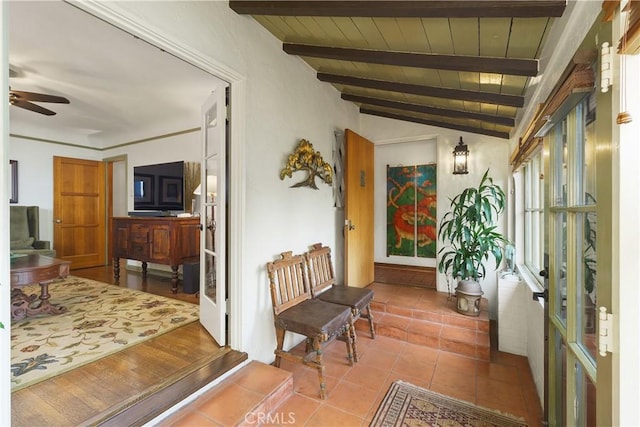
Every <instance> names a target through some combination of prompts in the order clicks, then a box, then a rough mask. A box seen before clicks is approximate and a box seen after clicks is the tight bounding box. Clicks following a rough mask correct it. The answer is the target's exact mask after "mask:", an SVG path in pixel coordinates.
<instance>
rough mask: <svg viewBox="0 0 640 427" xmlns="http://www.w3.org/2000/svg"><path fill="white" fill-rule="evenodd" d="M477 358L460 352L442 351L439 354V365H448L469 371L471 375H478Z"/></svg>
mask: <svg viewBox="0 0 640 427" xmlns="http://www.w3.org/2000/svg"><path fill="white" fill-rule="evenodd" d="M476 363H477V361H476V360H475V359H472V358H469V357H466V356H461V355H459V354H454V353H449V352H446V351H441V352H440V353H439V354H438V366H448V367H451V368H455V369H457V370H459V371H464V372H467V373H468V374H469V375H476Z"/></svg>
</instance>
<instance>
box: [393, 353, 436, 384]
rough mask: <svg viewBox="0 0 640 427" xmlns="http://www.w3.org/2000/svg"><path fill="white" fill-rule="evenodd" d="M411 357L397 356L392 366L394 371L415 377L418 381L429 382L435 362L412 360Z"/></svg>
mask: <svg viewBox="0 0 640 427" xmlns="http://www.w3.org/2000/svg"><path fill="white" fill-rule="evenodd" d="M411 359H413V358H406V357H405V356H402V355H401V356H399V357H398V360H397V361H396V364H395V366H394V367H393V371H392V372H394V373H399V374H403V375H407V376H409V377H410V378H415V379H417V380H418V381H424V382H425V383H427V384H429V383H430V382H431V378H432V376H433V371H434V369H435V366H436V365H435V363H432V362H414V361H411Z"/></svg>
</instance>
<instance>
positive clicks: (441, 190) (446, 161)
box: [361, 115, 510, 319]
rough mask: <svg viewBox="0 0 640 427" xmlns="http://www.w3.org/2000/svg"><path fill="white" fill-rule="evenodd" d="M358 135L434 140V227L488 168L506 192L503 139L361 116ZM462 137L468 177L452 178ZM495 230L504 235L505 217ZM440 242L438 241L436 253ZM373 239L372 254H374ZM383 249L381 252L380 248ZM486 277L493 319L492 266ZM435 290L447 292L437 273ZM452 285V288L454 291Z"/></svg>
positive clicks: (376, 139) (377, 138)
mask: <svg viewBox="0 0 640 427" xmlns="http://www.w3.org/2000/svg"><path fill="white" fill-rule="evenodd" d="M361 123H362V134H363V136H365V137H367V138H368V139H370V140H371V141H373V142H374V143H376V144H384V143H387V144H389V143H392V142H404V141H419V140H434V139H435V140H437V147H436V163H437V165H438V224H440V222H441V221H442V217H443V216H444V214H445V213H446V212H447V211H448V205H447V201H448V200H449V198H453V197H455V196H456V195H457V194H459V193H460V192H461V191H462V190H464V189H465V188H467V187H472V186H473V187H475V186H477V185H478V184H479V183H480V179H481V178H482V175H483V174H484V173H485V171H486V170H487V169H490V175H491V176H492V177H493V179H494V182H495V183H496V184H498V185H500V186H501V187H502V189H503V190H505V191H506V190H507V184H508V180H509V174H510V168H509V143H508V141H507V140H503V139H499V138H493V137H489V136H483V135H477V134H470V133H466V132H460V131H454V130H449V129H442V128H436V127H431V126H424V125H419V124H414V123H408V122H400V121H397V120H393V119H386V118H379V117H373V116H368V115H363V116H362V118H361ZM460 137H462V138H463V140H464V142H465V144H467V146H468V148H469V174H467V175H453V173H452V171H453V149H454V147H455V146H456V144H457V143H458V141H459V140H460ZM498 230H499V231H500V232H502V233H506V232H507V214H506V213H505V214H503V215H501V217H500V219H499V222H498ZM441 246H442V242H438V244H437V251H438V250H440V247H441ZM378 250H379V248H378V241H377V240H376V251H378ZM383 250H384V249H383ZM486 268H487V277H486V278H485V279H484V280H483V281H482V289H483V291H484V297H485V298H487V300H488V301H489V316H490V318H491V319H496V318H497V293H496V290H497V284H496V275H495V274H489V272H491V271H493V270H494V269H495V263H494V262H493V261H490V262H489V263H487V264H486ZM437 277H438V282H437V287H438V291H440V292H447V278H446V276H445V275H444V274H441V273H438V275H437ZM455 286H456V285H455V284H452V288H455Z"/></svg>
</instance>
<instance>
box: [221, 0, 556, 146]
mask: <svg viewBox="0 0 640 427" xmlns="http://www.w3.org/2000/svg"><path fill="white" fill-rule="evenodd" d="M566 5H567V2H566V0H554V1H545V0H532V1H528V0H510V1H506V0H493V1H492V0H488V1H487V0H478V1H475V0H467V1H464V0H463V1H446V0H437V1H419V0H409V1H401V0H395V1H382V0H379V1H331V0H330V1H268V0H258V1H250V0H239V1H234V0H231V1H230V2H229V6H230V7H231V9H233V10H234V11H235V12H236V13H238V14H243V15H245V14H246V15H252V16H253V18H254V19H255V20H256V21H257V22H259V23H260V24H261V25H263V26H264V27H265V28H266V29H267V30H269V31H270V32H271V33H272V34H273V35H274V36H276V37H277V38H278V39H280V40H281V41H282V42H283V50H284V51H285V52H287V53H289V54H291V55H298V56H300V57H301V58H302V59H303V60H304V61H306V62H307V63H308V64H309V65H310V66H311V67H312V68H313V69H315V70H316V71H317V75H318V79H319V80H321V81H324V82H329V83H331V84H333V85H334V86H335V87H336V88H337V89H338V90H339V91H340V92H341V94H342V95H341V96H342V98H343V99H345V100H347V101H351V102H354V103H355V104H357V105H358V106H359V108H360V112H361V113H363V114H370V115H374V116H381V117H389V118H393V119H397V120H405V121H409V122H415V123H423V124H427V125H432V126H438V127H443V128H449V129H456V130H461V131H466V132H471V133H477V134H483V135H490V136H495V137H499V138H509V136H510V132H511V130H512V129H513V128H514V126H515V119H516V115H517V112H518V108H520V107H522V106H523V104H524V96H525V93H526V91H527V88H528V86H529V84H530V83H531V81H532V78H533V77H535V76H536V75H538V73H539V72H540V70H539V67H538V59H539V57H540V53H541V52H542V48H543V45H544V42H545V39H546V36H547V34H548V33H549V30H550V28H551V25H552V23H553V19H554V18H556V17H559V16H561V15H562V13H563V12H564V10H565V8H566Z"/></svg>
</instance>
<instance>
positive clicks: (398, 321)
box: [377, 313, 411, 331]
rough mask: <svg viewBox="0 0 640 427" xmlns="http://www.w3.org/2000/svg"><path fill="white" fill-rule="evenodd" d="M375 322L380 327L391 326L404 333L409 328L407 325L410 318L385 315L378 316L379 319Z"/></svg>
mask: <svg viewBox="0 0 640 427" xmlns="http://www.w3.org/2000/svg"><path fill="white" fill-rule="evenodd" d="M377 322H378V325H380V326H382V325H385V326H392V327H395V328H398V329H401V330H403V331H406V330H407V328H408V327H409V323H410V322H411V318H408V317H403V316H397V315H395V314H389V313H386V314H383V315H382V316H380V319H378V320H377Z"/></svg>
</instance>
